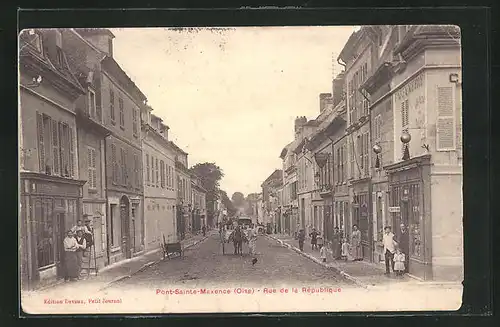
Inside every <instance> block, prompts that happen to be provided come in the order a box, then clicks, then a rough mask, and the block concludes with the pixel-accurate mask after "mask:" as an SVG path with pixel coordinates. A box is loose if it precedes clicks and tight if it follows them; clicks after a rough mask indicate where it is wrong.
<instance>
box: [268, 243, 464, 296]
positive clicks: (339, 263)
mask: <svg viewBox="0 0 500 327" xmlns="http://www.w3.org/2000/svg"><path fill="white" fill-rule="evenodd" d="M267 236H268V237H270V238H271V239H274V240H276V241H278V242H280V243H281V244H283V245H284V246H286V247H288V248H290V249H292V250H294V251H295V252H297V253H299V254H301V255H303V256H305V257H307V258H309V259H311V260H313V261H314V262H316V263H318V264H320V265H323V266H325V267H327V268H330V269H335V270H338V271H339V272H340V274H341V275H342V276H344V277H345V278H346V279H348V280H350V281H352V282H354V283H355V284H357V285H358V286H361V287H364V288H369V289H372V288H391V289H394V288H407V287H421V286H423V285H425V286H436V287H462V285H461V284H460V283H453V282H451V283H450V282H423V281H419V280H417V279H415V278H412V277H410V276H408V275H404V276H403V277H396V276H394V274H393V273H391V276H385V275H384V273H385V266H384V265H383V264H376V263H370V262H365V261H343V260H334V259H333V257H332V252H331V250H330V249H329V254H330V255H329V256H328V258H327V262H326V263H324V262H322V261H321V259H320V254H319V250H314V251H313V250H312V249H311V241H310V239H306V241H305V242H304V251H303V252H302V251H300V250H299V241H298V240H295V239H294V238H293V236H290V235H283V234H271V235H267Z"/></svg>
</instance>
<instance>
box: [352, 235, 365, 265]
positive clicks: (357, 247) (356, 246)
mask: <svg viewBox="0 0 500 327" xmlns="http://www.w3.org/2000/svg"><path fill="white" fill-rule="evenodd" d="M351 249H352V256H353V260H362V259H363V251H362V249H361V232H360V231H359V230H356V231H353V232H352V236H351Z"/></svg>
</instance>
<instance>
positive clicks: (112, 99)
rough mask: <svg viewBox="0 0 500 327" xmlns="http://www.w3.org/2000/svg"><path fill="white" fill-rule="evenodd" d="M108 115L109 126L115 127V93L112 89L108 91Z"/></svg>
mask: <svg viewBox="0 0 500 327" xmlns="http://www.w3.org/2000/svg"><path fill="white" fill-rule="evenodd" d="M109 113H110V115H111V124H113V125H115V124H116V116H115V92H114V91H113V90H112V89H109Z"/></svg>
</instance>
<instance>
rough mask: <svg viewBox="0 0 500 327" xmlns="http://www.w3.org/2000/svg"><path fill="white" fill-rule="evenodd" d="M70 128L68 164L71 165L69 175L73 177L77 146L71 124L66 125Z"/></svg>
mask: <svg viewBox="0 0 500 327" xmlns="http://www.w3.org/2000/svg"><path fill="white" fill-rule="evenodd" d="M66 126H67V129H68V143H69V145H68V148H69V160H68V165H69V169H68V172H69V175H70V176H71V177H74V176H75V163H74V162H75V147H74V144H73V129H72V128H71V127H70V126H69V125H66Z"/></svg>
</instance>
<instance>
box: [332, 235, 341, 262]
mask: <svg viewBox="0 0 500 327" xmlns="http://www.w3.org/2000/svg"><path fill="white" fill-rule="evenodd" d="M332 248H333V258H334V259H340V258H341V257H342V233H341V232H340V231H339V228H338V227H335V228H334V229H333V237H332Z"/></svg>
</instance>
